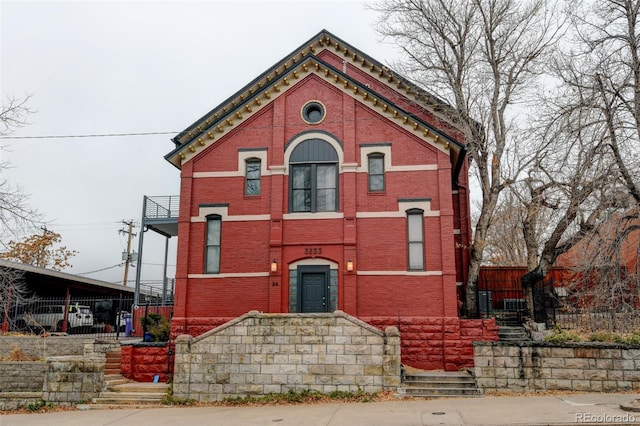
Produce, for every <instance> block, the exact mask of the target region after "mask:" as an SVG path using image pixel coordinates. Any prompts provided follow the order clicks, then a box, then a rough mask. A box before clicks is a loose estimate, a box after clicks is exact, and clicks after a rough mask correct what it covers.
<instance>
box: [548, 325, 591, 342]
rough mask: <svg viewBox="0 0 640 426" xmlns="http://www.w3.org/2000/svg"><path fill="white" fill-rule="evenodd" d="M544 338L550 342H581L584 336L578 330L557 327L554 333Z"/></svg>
mask: <svg viewBox="0 0 640 426" xmlns="http://www.w3.org/2000/svg"><path fill="white" fill-rule="evenodd" d="M544 340H545V342H550V343H565V342H581V341H582V338H581V337H580V335H579V334H578V333H576V332H573V331H567V330H562V329H560V328H556V329H554V330H553V334H551V335H549V336H547V337H546V338H545V339H544Z"/></svg>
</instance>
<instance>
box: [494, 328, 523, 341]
mask: <svg viewBox="0 0 640 426" xmlns="http://www.w3.org/2000/svg"><path fill="white" fill-rule="evenodd" d="M498 337H499V338H500V340H501V341H503V342H522V341H526V340H531V339H530V338H529V335H528V334H527V331H526V330H525V329H524V327H522V326H519V327H514V326H504V325H501V326H499V327H498Z"/></svg>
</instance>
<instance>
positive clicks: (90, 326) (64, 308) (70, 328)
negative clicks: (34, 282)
mask: <svg viewBox="0 0 640 426" xmlns="http://www.w3.org/2000/svg"><path fill="white" fill-rule="evenodd" d="M145 304H146V306H151V309H152V311H153V309H155V310H156V311H157V310H158V306H160V299H159V298H157V297H155V298H152V297H149V298H147V300H146V301H145ZM163 306H165V307H166V306H170V305H169V304H167V303H165V304H164V305H163ZM5 311H6V312H5ZM133 312H134V306H133V297H130V296H128V297H119V298H102V297H90V298H89V297H86V298H79V297H70V298H69V299H68V300H67V299H66V298H35V299H31V300H30V301H29V302H28V303H18V302H15V301H13V302H12V303H7V304H5V305H4V306H2V307H0V322H2V325H3V328H4V329H5V330H6V331H10V332H16V333H24V334H42V333H67V334H71V335H87V336H90V337H94V338H104V339H122V338H127V337H131V335H132V333H133V330H134V328H135V326H136V325H135V324H134V319H133ZM138 327H139V325H138Z"/></svg>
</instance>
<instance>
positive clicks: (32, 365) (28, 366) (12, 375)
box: [0, 361, 47, 393]
mask: <svg viewBox="0 0 640 426" xmlns="http://www.w3.org/2000/svg"><path fill="white" fill-rule="evenodd" d="M46 369H47V364H46V363H44V362H40V361H2V362H0V392H2V393H7V392H41V391H42V384H43V383H44V374H45V371H46Z"/></svg>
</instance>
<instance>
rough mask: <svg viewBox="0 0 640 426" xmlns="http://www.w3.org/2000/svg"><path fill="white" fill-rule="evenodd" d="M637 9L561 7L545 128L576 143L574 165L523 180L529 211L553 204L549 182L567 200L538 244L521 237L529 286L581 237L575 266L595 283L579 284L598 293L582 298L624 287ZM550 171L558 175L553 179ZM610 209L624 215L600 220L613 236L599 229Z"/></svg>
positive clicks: (619, 4) (637, 84)
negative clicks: (564, 34) (567, 28)
mask: <svg viewBox="0 0 640 426" xmlns="http://www.w3.org/2000/svg"><path fill="white" fill-rule="evenodd" d="M639 10H640V2H639V1H635V0H594V1H592V2H587V3H584V2H573V1H572V2H569V8H568V9H567V15H568V16H569V17H570V18H571V21H572V24H573V26H572V29H573V31H572V34H573V35H574V37H573V39H572V40H571V41H572V43H567V45H566V46H563V48H564V52H563V54H562V55H559V56H558V57H557V58H556V59H555V61H554V62H552V63H551V64H550V71H551V73H552V74H553V75H554V76H556V77H557V81H559V86H558V92H557V93H556V96H555V97H553V98H552V99H553V102H552V104H551V107H552V109H553V112H552V113H551V116H552V118H551V119H550V120H549V121H548V123H551V124H549V127H548V128H547V129H552V130H551V133H550V135H551V136H552V137H555V138H560V139H562V140H564V141H565V143H567V144H569V145H575V146H577V147H578V148H579V149H578V150H575V151H574V152H572V153H571V156H570V157H566V158H567V159H572V160H574V161H573V162H572V163H571V164H572V170H574V171H575V172H576V173H577V174H576V175H575V176H574V178H573V179H569V180H567V179H566V177H567V176H566V175H563V174H562V172H565V171H566V170H567V169H566V168H564V167H563V169H562V170H556V171H553V173H547V174H548V175H549V177H553V178H552V179H551V178H549V179H543V180H534V181H533V183H534V185H530V186H529V187H528V190H529V194H530V197H529V200H530V202H529V204H527V205H528V208H529V211H530V212H531V217H533V218H534V219H535V212H536V211H537V210H539V209H540V208H541V207H544V208H554V206H555V204H554V202H551V203H549V202H548V201H549V199H550V198H549V196H548V195H545V193H546V194H548V193H549V190H550V191H552V192H553V191H558V190H561V191H562V192H561V194H562V196H563V197H562V198H561V199H563V200H564V201H563V203H562V207H560V208H557V209H556V212H558V213H560V212H562V214H560V215H559V216H557V220H556V221H555V222H553V224H554V226H553V228H551V229H550V232H549V234H548V236H546V237H545V238H544V241H545V243H544V245H542V246H538V247H537V248H536V246H535V245H534V244H532V245H531V246H529V245H528V246H527V249H528V251H529V253H531V256H532V257H531V264H530V268H529V269H530V272H529V273H528V274H527V275H525V276H524V277H523V280H522V283H523V286H524V287H525V288H526V289H529V290H530V288H531V287H532V286H533V285H534V283H535V282H536V281H538V280H540V279H542V277H544V275H545V273H546V271H547V270H548V269H549V268H550V266H551V265H552V264H553V263H554V262H555V260H556V259H557V257H558V256H559V255H560V254H561V253H564V252H566V251H567V250H569V249H570V248H571V247H573V246H575V245H576V244H577V243H579V242H580V240H583V239H585V238H587V239H588V241H591V244H592V245H580V246H579V247H581V248H579V249H578V250H583V251H584V250H586V252H585V253H584V256H580V257H579V258H580V259H581V261H582V262H583V263H582V264H577V265H576V267H577V269H580V270H582V273H583V274H584V277H585V278H584V279H586V280H591V281H594V280H595V281H598V283H599V285H597V286H593V285H590V286H587V287H584V286H583V289H586V288H589V289H590V290H593V289H595V288H597V292H598V293H597V296H598V297H597V298H596V297H594V295H593V294H592V295H590V296H589V297H588V300H600V301H602V300H603V299H604V300H608V301H607V302H606V303H609V304H613V305H617V304H618V303H620V301H621V299H620V298H619V297H618V296H619V295H620V292H621V291H622V290H621V289H623V288H628V286H627V284H628V280H629V275H628V274H626V273H625V275H624V277H623V274H622V272H621V271H622V270H623V269H624V268H623V267H622V265H621V264H620V263H619V259H620V256H619V255H617V254H616V253H617V252H618V250H619V249H620V247H621V245H620V242H621V241H625V238H626V236H628V235H630V234H633V233H634V232H635V231H636V226H637V222H634V221H633V220H631V219H633V218H634V217H635V216H634V215H636V213H629V211H631V212H634V210H633V209H631V210H629V209H630V208H631V207H632V206H633V205H634V204H635V206H636V207H637V206H640V188H639V182H640V149H638V146H639V143H640V53H639V51H638V49H639V47H640V28H639V27H638V14H639ZM553 129H556V130H553ZM559 146H560V145H558V146H557V147H559ZM557 147H556V148H554V149H556V150H557V149H558V148H557ZM578 160H579V161H580V162H581V163H582V164H579V163H578V162H576V161H578ZM561 164H563V165H564V163H561ZM538 176H540V174H538ZM555 181H561V182H563V185H562V186H557V185H556V184H555ZM531 182H532V181H529V183H531ZM536 200H537V201H536ZM541 203H546V204H541ZM625 212H626V213H625ZM615 214H622V217H626V218H627V220H621V221H619V222H618V226H615V227H611V226H606V229H607V233H609V232H614V236H609V235H606V236H603V235H602V234H601V232H602V226H604V225H603V217H604V218H607V217H611V216H612V215H615ZM604 223H606V222H604ZM526 229H527V228H526V226H525V231H526ZM525 239H526V238H525ZM594 241H597V244H594V243H593V242H594ZM581 244H584V243H581ZM536 256H537V257H538V262H537V264H536V265H535V266H534V262H533V261H534V260H535V259H534V258H535V257H536ZM575 259H578V257H576V258H575ZM575 259H574V260H575ZM616 271H618V272H616ZM597 274H599V275H597ZM596 275H597V278H596ZM595 281H594V282H595ZM607 295H608V296H607ZM607 297H608V299H607ZM601 303H605V302H601Z"/></svg>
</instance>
